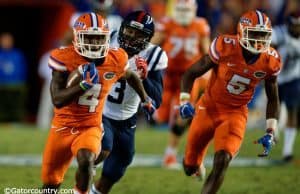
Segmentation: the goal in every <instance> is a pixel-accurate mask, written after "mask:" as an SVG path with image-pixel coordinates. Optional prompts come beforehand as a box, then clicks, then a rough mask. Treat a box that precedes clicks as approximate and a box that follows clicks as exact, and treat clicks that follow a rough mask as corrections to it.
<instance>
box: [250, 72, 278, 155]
mask: <svg viewBox="0 0 300 194" xmlns="http://www.w3.org/2000/svg"><path fill="white" fill-rule="evenodd" d="M265 91H266V95H267V100H268V102H267V110H266V118H267V120H266V134H265V135H264V136H263V137H261V138H259V139H258V140H257V141H255V143H258V144H262V146H263V152H262V153H261V154H258V156H259V157H265V156H268V155H269V153H270V151H271V149H272V146H273V144H274V132H275V131H276V130H277V122H278V117H279V107H280V102H279V97H278V86H277V78H276V77H275V76H273V77H271V78H270V79H267V80H265Z"/></svg>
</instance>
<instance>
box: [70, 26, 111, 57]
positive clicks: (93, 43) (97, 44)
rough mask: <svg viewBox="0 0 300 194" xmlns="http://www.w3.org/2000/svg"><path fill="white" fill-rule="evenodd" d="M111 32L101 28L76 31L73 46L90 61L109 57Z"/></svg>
mask: <svg viewBox="0 0 300 194" xmlns="http://www.w3.org/2000/svg"><path fill="white" fill-rule="evenodd" d="M109 41H110V37H109V32H108V31H103V30H101V29H100V28H88V29H87V30H74V41H73V45H74V47H75V50H76V51H77V52H78V53H79V54H80V55H82V56H84V57H87V58H90V59H99V58H103V57H105V56H106V55H107V53H108V49H109Z"/></svg>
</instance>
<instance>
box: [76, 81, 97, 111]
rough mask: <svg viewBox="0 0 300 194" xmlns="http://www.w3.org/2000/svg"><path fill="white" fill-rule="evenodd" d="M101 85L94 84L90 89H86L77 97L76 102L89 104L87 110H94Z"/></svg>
mask: <svg viewBox="0 0 300 194" xmlns="http://www.w3.org/2000/svg"><path fill="white" fill-rule="evenodd" d="M100 90H101V85H100V84H95V85H94V86H93V87H92V88H91V89H89V90H88V91H86V92H85V93H84V94H83V95H81V96H80V97H79V100H78V104H80V105H85V106H89V112H95V110H96V107H97V105H98V103H99V100H98V97H99V94H100Z"/></svg>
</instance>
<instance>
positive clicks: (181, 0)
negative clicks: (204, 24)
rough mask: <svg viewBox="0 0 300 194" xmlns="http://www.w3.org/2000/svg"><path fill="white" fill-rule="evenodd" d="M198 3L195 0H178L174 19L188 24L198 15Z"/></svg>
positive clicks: (175, 5) (182, 23)
mask: <svg viewBox="0 0 300 194" xmlns="http://www.w3.org/2000/svg"><path fill="white" fill-rule="evenodd" d="M196 11H197V3H196V1H195V0H176V1H175V4H174V10H173V19H174V20H175V21H176V22H177V23H178V24H180V25H184V26H187V25H189V24H190V23H191V22H192V21H193V19H194V18H195V17H196Z"/></svg>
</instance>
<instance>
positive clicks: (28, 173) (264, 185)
mask: <svg viewBox="0 0 300 194" xmlns="http://www.w3.org/2000/svg"><path fill="white" fill-rule="evenodd" d="M140 126H141V125H140ZM0 134H1V135H0V174H1V176H0V193H4V192H3V191H4V189H5V188H8V187H9V188H39V187H40V185H41V182H40V165H39V163H37V164H34V163H32V162H30V161H28V162H27V163H26V161H25V162H23V163H22V165H20V164H18V165H17V164H16V163H15V162H13V161H9V162H5V161H1V156H17V158H22V157H24V156H26V157H28V156H29V157H30V156H33V157H37V158H40V155H41V153H42V151H43V146H44V142H45V139H46V137H47V131H40V130H37V129H35V128H34V127H33V126H26V125H0ZM262 134H263V131H259V130H251V131H247V134H246V138H245V141H244V143H243V146H242V148H241V151H240V153H239V156H238V157H237V158H236V159H235V161H233V163H232V164H233V165H232V166H231V167H230V168H229V169H228V171H227V174H226V177H225V181H224V183H223V185H222V188H221V190H220V192H219V194H252V193H256V194H298V193H300V188H299V183H300V161H299V159H300V153H299V149H300V144H299V143H300V139H299V138H300V137H299V135H298V138H297V143H296V147H295V153H296V160H295V161H294V162H292V163H290V164H285V165H283V164H278V163H276V161H278V160H279V159H280V158H281V154H280V153H281V146H282V145H281V142H282V141H280V142H279V144H278V145H276V146H275V147H274V148H273V150H272V153H271V156H270V157H268V158H267V159H263V160H262V161H264V162H265V163H266V162H267V164H268V165H259V164H260V163H257V165H251V163H250V165H249V163H241V164H240V165H234V164H236V163H234V162H238V161H242V160H241V159H246V160H245V161H251V160H253V161H258V160H257V157H256V155H257V153H258V152H260V151H261V147H260V146H258V145H254V144H253V143H252V142H253V140H255V139H256V138H258V137H260V136H261V135H262ZM166 139H167V132H166V131H162V130H154V129H150V128H149V129H148V127H146V126H144V128H143V129H140V128H138V130H137V136H136V153H137V156H139V157H143V155H141V154H146V156H149V155H150V154H151V155H154V156H159V157H160V158H161V156H162V154H163V152H164V148H165V145H166ZM184 141H185V138H183V141H182V143H181V150H180V153H182V152H183V148H184V143H185V142H184ZM211 153H212V148H210V150H209V156H210V157H208V158H211V156H212V155H211ZM146 158H147V157H146ZM247 159H248V160H247ZM16 161H17V159H16ZM1 162H2V163H1ZM265 163H263V164H265ZM146 164H147V163H145V166H143V165H142V166H138V167H131V168H129V169H128V170H127V173H126V174H125V176H124V177H123V178H122V179H121V181H120V182H119V183H118V184H117V185H116V186H115V187H114V188H113V190H112V192H111V193H112V194H196V193H200V188H201V187H202V184H203V182H200V181H198V180H196V179H194V178H191V177H186V176H185V175H184V173H183V171H182V170H166V169H163V168H161V167H160V166H159V164H158V163H155V162H154V163H152V165H146ZM206 164H207V166H208V169H207V171H208V172H209V171H210V169H211V160H209V159H208V160H206ZM146 166H147V167H146ZM100 172H101V169H99V170H98V176H99V173H100ZM74 173H75V168H74V167H71V168H70V169H69V171H68V173H67V174H66V176H65V182H64V184H63V185H62V188H72V187H73V184H74ZM98 176H97V177H98Z"/></svg>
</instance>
